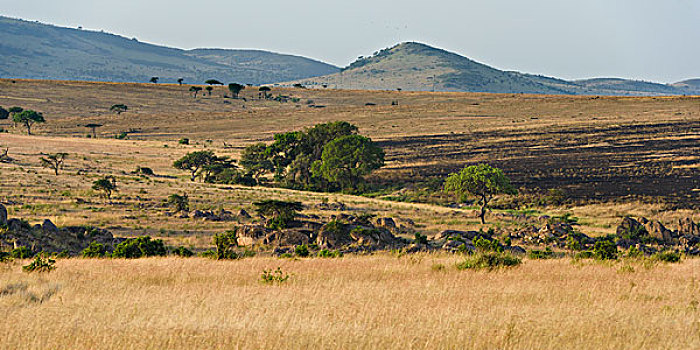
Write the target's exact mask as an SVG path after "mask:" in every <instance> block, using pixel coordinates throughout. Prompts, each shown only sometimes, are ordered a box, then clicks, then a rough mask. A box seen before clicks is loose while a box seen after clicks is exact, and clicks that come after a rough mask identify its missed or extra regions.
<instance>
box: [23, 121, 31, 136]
mask: <svg viewBox="0 0 700 350" xmlns="http://www.w3.org/2000/svg"><path fill="white" fill-rule="evenodd" d="M24 125H26V126H27V135H31V134H32V125H31V124H29V123H26V124H24Z"/></svg>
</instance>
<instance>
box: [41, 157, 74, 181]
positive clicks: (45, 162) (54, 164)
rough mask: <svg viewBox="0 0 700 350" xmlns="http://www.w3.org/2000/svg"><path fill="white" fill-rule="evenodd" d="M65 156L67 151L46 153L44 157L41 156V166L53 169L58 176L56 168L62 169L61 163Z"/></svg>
mask: <svg viewBox="0 0 700 350" xmlns="http://www.w3.org/2000/svg"><path fill="white" fill-rule="evenodd" d="M66 157H68V153H53V154H47V155H46V157H41V166H43V167H44V168H49V169H53V171H54V173H55V174H56V176H58V170H59V169H61V170H62V169H63V163H64V162H65V160H66Z"/></svg>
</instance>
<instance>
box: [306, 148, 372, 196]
mask: <svg viewBox="0 0 700 350" xmlns="http://www.w3.org/2000/svg"><path fill="white" fill-rule="evenodd" d="M382 166H384V151H383V150H382V149H381V147H379V146H377V145H375V144H374V143H373V142H372V140H370V139H369V138H366V137H364V136H360V135H347V136H343V137H340V138H338V139H335V140H333V141H331V142H329V143H328V144H327V145H326V146H325V147H323V154H322V155H321V160H320V161H316V162H315V163H314V167H313V169H312V172H313V173H314V175H317V176H321V177H323V178H324V179H325V180H327V181H328V182H331V183H337V184H338V185H339V186H340V188H341V189H344V190H348V189H353V188H356V187H357V186H358V184H359V183H360V182H361V180H362V177H363V176H365V175H367V174H369V173H371V172H372V171H373V170H376V169H379V168H381V167H382Z"/></svg>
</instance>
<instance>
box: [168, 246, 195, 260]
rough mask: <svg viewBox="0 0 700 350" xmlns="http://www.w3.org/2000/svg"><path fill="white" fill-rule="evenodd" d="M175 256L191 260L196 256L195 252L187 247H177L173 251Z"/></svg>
mask: <svg viewBox="0 0 700 350" xmlns="http://www.w3.org/2000/svg"><path fill="white" fill-rule="evenodd" d="M173 254H175V255H177V256H179V257H181V258H189V257H191V256H194V252H193V251H191V250H189V249H187V248H185V247H182V246H180V247H177V248H175V249H174V250H173Z"/></svg>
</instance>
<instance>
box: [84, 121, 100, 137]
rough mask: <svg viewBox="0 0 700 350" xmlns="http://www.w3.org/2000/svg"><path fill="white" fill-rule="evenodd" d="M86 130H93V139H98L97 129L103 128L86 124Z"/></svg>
mask: <svg viewBox="0 0 700 350" xmlns="http://www.w3.org/2000/svg"><path fill="white" fill-rule="evenodd" d="M85 127H86V128H90V129H91V130H92V137H93V138H95V139H96V138H97V131H96V129H97V128H99V127H102V124H85Z"/></svg>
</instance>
